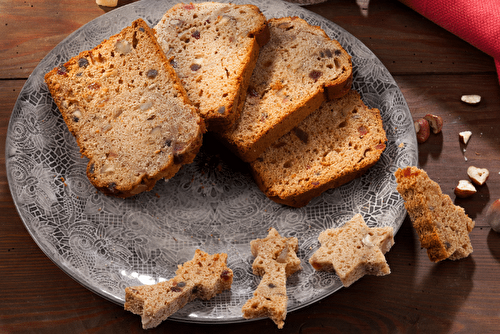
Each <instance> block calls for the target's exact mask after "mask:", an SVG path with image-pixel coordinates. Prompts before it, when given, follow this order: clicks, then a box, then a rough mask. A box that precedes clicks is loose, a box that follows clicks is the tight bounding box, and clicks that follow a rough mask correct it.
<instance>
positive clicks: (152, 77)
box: [146, 69, 158, 79]
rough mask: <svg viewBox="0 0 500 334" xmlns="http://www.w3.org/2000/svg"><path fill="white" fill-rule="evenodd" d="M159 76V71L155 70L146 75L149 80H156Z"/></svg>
mask: <svg viewBox="0 0 500 334" xmlns="http://www.w3.org/2000/svg"><path fill="white" fill-rule="evenodd" d="M157 75H158V71H157V70H155V69H151V70H149V71H148V72H147V73H146V76H147V77H148V79H154V78H156V76H157Z"/></svg>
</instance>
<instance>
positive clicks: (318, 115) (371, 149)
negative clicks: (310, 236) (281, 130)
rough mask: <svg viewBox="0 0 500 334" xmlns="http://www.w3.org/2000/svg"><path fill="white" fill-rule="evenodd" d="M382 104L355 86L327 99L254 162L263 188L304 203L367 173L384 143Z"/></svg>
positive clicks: (275, 195)
mask: <svg viewBox="0 0 500 334" xmlns="http://www.w3.org/2000/svg"><path fill="white" fill-rule="evenodd" d="M386 140H387V139H386V135H385V131H384V129H383V126H382V118H381V116H380V111H379V110H378V109H371V108H369V107H367V106H366V105H365V104H364V103H363V101H362V100H361V98H360V96H359V94H358V93H357V92H356V91H350V92H349V93H348V94H347V95H345V96H343V97H341V98H340V99H336V100H332V101H329V102H325V103H323V104H322V105H321V107H320V108H319V109H318V110H317V111H315V112H314V113H312V114H311V115H309V116H308V117H307V118H306V119H305V120H304V121H302V123H300V124H299V125H298V126H296V127H295V128H294V129H293V130H292V131H291V132H289V133H288V134H286V135H284V136H283V137H281V138H280V139H279V140H277V141H276V142H275V143H273V144H272V145H271V146H270V147H269V148H268V149H267V150H266V151H265V152H264V153H263V154H262V155H261V156H260V157H259V158H258V159H257V160H255V161H254V162H252V163H251V164H250V166H251V171H252V174H253V177H254V179H255V181H256V182H257V184H258V185H259V188H260V189H261V190H262V191H263V192H264V193H265V194H266V196H268V197H269V198H270V199H272V200H273V201H275V202H278V203H282V204H286V205H289V206H293V207H301V206H304V205H306V204H307V203H308V202H309V201H310V200H311V199H312V198H314V197H315V196H318V195H320V194H321V193H322V192H324V191H325V190H327V189H330V188H335V187H338V186H340V185H342V184H345V183H347V182H349V181H351V180H353V179H355V178H357V177H359V176H361V175H362V174H363V173H365V172H366V171H367V170H368V169H369V168H370V167H371V166H373V165H374V164H375V163H376V162H377V161H378V160H379V158H380V156H381V154H382V152H383V151H384V149H385V142H386Z"/></svg>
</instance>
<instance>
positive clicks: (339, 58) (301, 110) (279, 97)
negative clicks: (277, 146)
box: [218, 17, 352, 162]
mask: <svg viewBox="0 0 500 334" xmlns="http://www.w3.org/2000/svg"><path fill="white" fill-rule="evenodd" d="M268 25H269V30H270V35H271V39H270V41H269V42H268V43H267V44H266V45H265V46H264V47H263V48H262V49H261V51H260V55H259V59H258V61H257V65H256V67H255V70H254V72H253V74H252V77H251V79H250V84H249V86H248V94H247V98H246V100H245V102H244V103H245V106H244V108H243V111H242V113H241V117H240V119H239V120H238V122H237V123H236V126H235V127H234V128H233V129H228V130H226V131H225V132H223V133H220V134H218V135H219V137H220V139H221V141H222V143H224V144H225V145H226V146H227V147H228V148H229V149H230V150H231V151H233V153H235V154H236V155H237V156H239V157H240V158H241V159H242V160H243V161H246V162H252V161H254V160H255V159H257V158H258V157H259V156H260V155H261V154H262V152H264V150H265V149H266V148H267V147H269V146H270V145H271V144H272V143H273V142H275V141H276V140H277V139H278V138H280V137H281V136H283V135H284V134H285V133H288V132H289V131H291V130H292V129H293V128H294V127H295V126H297V125H298V124H299V123H300V122H301V121H302V120H303V119H304V118H306V117H307V116H308V115H309V114H310V113H312V112H313V111H315V110H316V109H318V107H319V106H320V105H321V103H322V102H323V101H325V100H327V99H333V98H338V97H341V96H343V95H345V94H346V93H347V92H348V91H349V89H350V88H351V85H352V63H351V56H350V55H349V54H348V53H347V52H346V51H345V50H344V49H343V48H342V46H341V45H340V44H339V43H338V42H337V41H335V40H331V39H330V38H329V37H328V36H327V35H326V33H325V32H324V31H323V30H322V29H321V28H319V27H317V26H311V25H309V24H308V23H307V22H306V21H304V20H302V19H300V18H297V17H287V18H279V19H270V20H269V23H268Z"/></svg>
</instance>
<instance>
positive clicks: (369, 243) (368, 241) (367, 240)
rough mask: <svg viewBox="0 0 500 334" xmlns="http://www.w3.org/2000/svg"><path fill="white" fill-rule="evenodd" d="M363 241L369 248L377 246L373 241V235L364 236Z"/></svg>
mask: <svg viewBox="0 0 500 334" xmlns="http://www.w3.org/2000/svg"><path fill="white" fill-rule="evenodd" d="M361 242H362V243H363V245H365V246H366V247H369V248H371V247H373V246H375V244H374V243H373V239H372V237H371V235H370V234H367V235H366V236H365V237H364V238H363V240H361Z"/></svg>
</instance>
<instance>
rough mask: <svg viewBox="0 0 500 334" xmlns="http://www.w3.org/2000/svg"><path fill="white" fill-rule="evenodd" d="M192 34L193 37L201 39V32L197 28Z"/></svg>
mask: <svg viewBox="0 0 500 334" xmlns="http://www.w3.org/2000/svg"><path fill="white" fill-rule="evenodd" d="M191 36H193V37H194V38H196V39H200V32H199V31H198V30H195V31H194V32H193V33H192V34H191Z"/></svg>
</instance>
